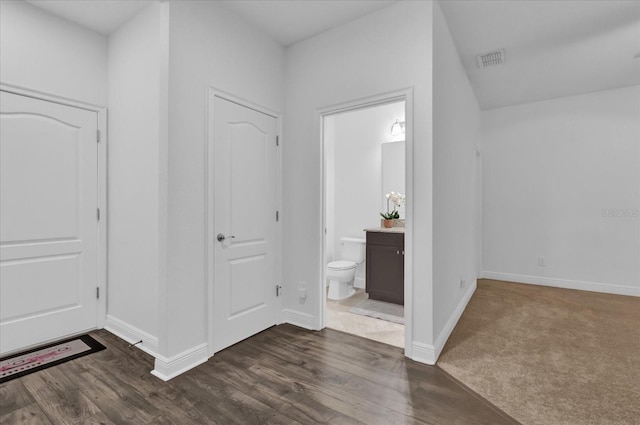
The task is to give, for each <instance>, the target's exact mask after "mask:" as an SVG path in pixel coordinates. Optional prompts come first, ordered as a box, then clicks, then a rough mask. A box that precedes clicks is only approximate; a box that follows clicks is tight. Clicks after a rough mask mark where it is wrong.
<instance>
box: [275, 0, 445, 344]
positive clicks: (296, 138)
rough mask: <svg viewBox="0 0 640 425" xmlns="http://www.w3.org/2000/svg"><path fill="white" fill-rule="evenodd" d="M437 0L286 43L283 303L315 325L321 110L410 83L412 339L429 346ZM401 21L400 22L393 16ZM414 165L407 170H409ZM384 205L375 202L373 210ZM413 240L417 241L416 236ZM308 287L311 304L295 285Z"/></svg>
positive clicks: (407, 4)
mask: <svg viewBox="0 0 640 425" xmlns="http://www.w3.org/2000/svg"><path fill="white" fill-rule="evenodd" d="M431 14H432V3H431V2H428V1H426V2H399V3H397V4H394V5H392V6H390V7H388V8H385V9H382V10H380V11H377V12H375V13H373V14H370V15H367V16H365V17H363V18H361V19H358V20H355V21H353V22H351V23H349V24H346V25H343V26H340V27H337V28H334V29H332V30H330V31H327V32H325V33H323V34H320V35H318V36H316V37H313V38H311V39H308V40H305V41H302V42H300V43H297V44H294V45H293V46H291V47H289V48H288V49H287V67H286V114H285V116H286V120H285V137H284V143H283V157H284V159H283V166H284V170H283V173H284V176H283V177H284V182H283V186H284V191H283V192H284V199H283V202H284V208H283V211H284V213H283V217H284V220H285V225H284V226H283V231H284V241H283V251H284V253H283V258H284V261H285V269H284V279H283V282H284V286H285V292H284V305H285V307H286V308H287V309H290V310H291V311H293V313H292V315H291V316H290V317H289V319H290V320H292V321H295V320H297V321H298V323H301V324H304V325H307V326H309V327H318V326H320V324H319V317H320V311H319V309H320V300H321V298H320V297H321V296H322V291H321V289H322V286H323V285H322V267H324V265H323V264H321V263H322V262H321V258H322V253H321V246H322V244H321V228H322V205H321V201H320V200H321V191H322V179H321V155H322V153H321V143H320V136H319V126H320V123H319V118H318V115H317V113H316V111H317V109H318V108H322V107H326V106H328V105H334V104H337V103H341V102H345V101H352V100H356V99H361V98H365V97H369V96H372V95H378V94H381V93H385V92H390V91H395V90H399V89H403V88H407V87H413V96H414V104H413V116H412V117H411V118H412V119H413V120H414V128H413V131H414V155H413V158H412V159H411V160H412V161H414V163H415V164H416V166H415V168H414V169H413V173H414V175H413V183H414V188H415V194H414V199H408V201H407V202H408V206H409V208H410V207H411V205H412V206H413V209H414V212H415V216H414V220H413V224H414V226H413V230H412V232H413V234H412V235H408V240H409V241H411V238H412V237H413V238H414V240H415V242H414V243H413V245H412V249H413V255H414V259H415V260H414V263H413V264H409V265H408V267H410V268H411V270H412V272H413V276H414V281H413V287H414V290H413V302H414V306H413V307H414V313H415V314H414V316H413V323H414V342H420V343H422V344H427V345H428V344H430V343H431V342H432V340H433V335H432V301H433V300H432V297H431V259H432V253H431V225H432V217H431V171H432V169H431V165H432V158H431V118H432V116H431V104H432V102H431V43H432V40H431V37H432V32H431V20H432V17H431ZM397 22H402V25H394V24H392V23H397ZM409 169H410V168H409ZM377 209H378V207H376V210H377ZM409 243H411V242H409ZM303 283H306V284H308V285H309V286H308V287H309V291H308V296H307V299H306V302H305V303H300V302H299V300H298V296H297V294H298V291H297V289H298V287H299V286H300V285H301V284H303Z"/></svg>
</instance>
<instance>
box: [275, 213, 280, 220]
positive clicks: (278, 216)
mask: <svg viewBox="0 0 640 425" xmlns="http://www.w3.org/2000/svg"><path fill="white" fill-rule="evenodd" d="M276 221H280V211H276Z"/></svg>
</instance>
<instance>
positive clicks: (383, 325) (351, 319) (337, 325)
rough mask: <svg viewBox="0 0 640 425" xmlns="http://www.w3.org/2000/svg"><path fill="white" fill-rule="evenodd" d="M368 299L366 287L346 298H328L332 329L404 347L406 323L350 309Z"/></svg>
mask: <svg viewBox="0 0 640 425" xmlns="http://www.w3.org/2000/svg"><path fill="white" fill-rule="evenodd" d="M366 301H367V294H366V293H365V292H364V289H357V290H356V293H355V294H353V295H352V296H350V297H349V298H346V299H344V300H339V301H334V300H329V299H328V300H327V310H326V325H327V327H328V328H330V329H334V330H336V331H341V332H345V333H348V334H352V335H356V336H360V337H363V338H367V339H371V340H374V341H378V342H382V343H385V344H388V345H393V346H394V347H400V348H404V324H402V323H395V322H392V321H388V320H383V319H379V318H375V317H370V316H364V315H362V314H356V313H353V312H351V311H349V310H352V309H353V308H354V307H358V306H359V305H361V304H362V303H363V302H366Z"/></svg>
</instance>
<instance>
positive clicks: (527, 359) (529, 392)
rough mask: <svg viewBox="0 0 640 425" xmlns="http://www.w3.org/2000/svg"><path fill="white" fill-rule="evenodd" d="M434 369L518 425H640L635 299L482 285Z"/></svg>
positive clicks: (639, 317) (638, 306)
mask: <svg viewBox="0 0 640 425" xmlns="http://www.w3.org/2000/svg"><path fill="white" fill-rule="evenodd" d="M438 365H439V366H440V367H441V368H442V369H444V370H445V371H447V372H449V373H450V374H451V375H453V376H454V377H455V378H457V379H459V380H460V381H462V382H463V383H464V384H466V385H467V386H469V387H470V388H471V389H473V390H475V391H476V392H478V393H479V394H480V395H482V396H483V397H485V398H486V399H487V400H489V401H490V402H491V403H493V404H495V405H496V406H498V407H499V408H500V409H502V410H504V411H505V412H506V413H508V414H509V415H511V416H513V418H515V419H517V420H518V421H520V422H522V423H523V424H525V425H564V424H566V425H583V424H584V425H591V424H593V425H614V424H615V425H623V424H624V425H640V298H637V297H625V296H619V295H608V294H599V293H595V292H585V291H574V290H569V289H558V288H548V287H543V286H533V285H522V284H516V283H508V282H499V281H494V280H480V281H478V289H477V291H476V293H475V294H474V296H473V298H472V299H471V301H470V302H469V305H468V306H467V309H466V311H465V312H464V314H463V316H462V318H461V319H460V321H459V323H458V325H457V326H456V328H455V329H454V331H453V333H452V335H451V338H450V339H449V341H448V342H447V344H446V346H445V348H444V350H443V352H442V355H441V356H440V359H439V360H438Z"/></svg>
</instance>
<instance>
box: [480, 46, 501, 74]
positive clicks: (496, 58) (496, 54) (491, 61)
mask: <svg viewBox="0 0 640 425" xmlns="http://www.w3.org/2000/svg"><path fill="white" fill-rule="evenodd" d="M476 61H477V62H478V68H480V69H482V68H488V67H490V66H495V65H500V64H502V63H504V49H500V50H494V51H493V52H487V53H483V54H481V55H476Z"/></svg>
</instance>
